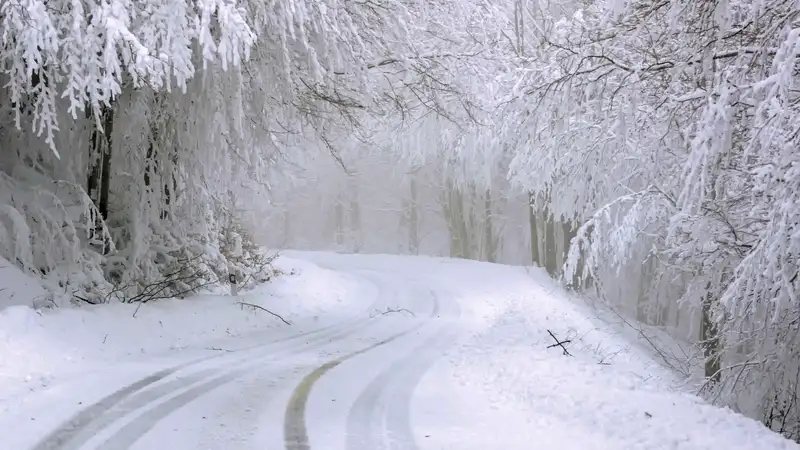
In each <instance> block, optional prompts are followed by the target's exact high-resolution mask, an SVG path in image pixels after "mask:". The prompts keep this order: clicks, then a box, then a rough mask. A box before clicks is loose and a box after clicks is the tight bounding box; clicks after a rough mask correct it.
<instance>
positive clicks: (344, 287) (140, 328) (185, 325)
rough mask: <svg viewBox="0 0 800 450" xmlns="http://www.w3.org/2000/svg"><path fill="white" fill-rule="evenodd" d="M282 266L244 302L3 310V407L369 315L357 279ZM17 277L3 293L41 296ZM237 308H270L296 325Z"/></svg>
mask: <svg viewBox="0 0 800 450" xmlns="http://www.w3.org/2000/svg"><path fill="white" fill-rule="evenodd" d="M276 265H277V267H278V268H279V269H281V271H282V272H283V273H284V275H281V276H279V277H277V278H276V279H275V280H273V281H272V282H271V283H268V284H265V285H262V286H259V287H257V288H255V289H253V290H252V291H248V292H243V293H240V294H239V296H237V297H231V296H229V295H219V294H215V295H208V294H206V295H199V296H196V297H192V298H187V299H184V300H177V299H175V300H163V301H156V302H152V303H147V304H144V305H142V306H141V307H140V308H139V310H138V311H137V307H138V305H135V304H118V303H117V304H107V305H98V306H81V307H62V308H56V309H41V310H34V309H32V308H30V307H28V306H19V304H20V303H17V306H10V307H8V308H5V309H0V402H3V401H8V400H11V399H13V398H14V397H17V396H19V395H20V394H22V393H25V392H30V391H35V390H38V389H41V388H43V387H47V386H50V385H53V384H54V383H58V382H62V381H66V380H68V379H72V378H76V377H78V376H80V375H81V374H85V373H88V372H91V371H96V370H103V369H104V368H106V367H108V366H110V365H113V364H118V363H119V362H121V361H125V362H135V361H137V359H141V360H144V359H145V358H152V357H159V356H168V355H169V354H170V353H172V352H174V351H176V350H195V351H198V352H202V351H208V350H209V349H213V347H214V346H217V345H220V344H216V342H227V341H226V339H227V338H230V337H237V336H244V335H249V334H253V333H259V332H262V331H267V332H270V333H271V335H278V334H280V333H281V332H289V331H297V329H298V328H303V327H304V326H318V325H319V324H324V323H326V322H330V321H333V320H336V319H337V317H342V316H348V315H352V314H354V313H356V312H357V311H361V310H364V309H365V308H366V307H367V306H368V302H369V301H370V299H371V298H373V297H374V295H375V289H376V288H375V287H374V286H372V285H370V284H369V283H365V282H364V280H361V279H360V278H358V277H356V276H354V275H351V274H345V273H340V272H334V271H330V270H325V269H321V268H319V267H317V266H315V265H314V264H312V263H309V262H306V261H302V260H297V259H291V258H284V257H281V258H279V259H278V260H277V261H276ZM17 272H19V271H17ZM13 275H14V277H13V278H11V277H4V278H0V287H6V286H10V287H13V288H14V289H15V293H16V298H17V299H20V298H21V297H22V296H23V295H24V294H26V291H25V290H24V289H20V288H19V286H23V285H24V283H26V282H27V283H28V284H30V285H31V286H32V287H33V289H32V290H29V291H27V293H28V295H40V294H41V293H40V292H39V291H37V290H36V289H35V288H37V287H38V286H37V285H36V283H35V281H34V280H32V279H30V278H27V279H23V278H21V277H25V275H24V274H22V273H21V272H20V273H14V274H13ZM220 291H222V290H220ZM28 300H30V298H29V299H28ZM237 302H246V303H252V304H256V305H259V306H263V307H265V308H268V309H269V310H271V311H273V312H275V313H277V314H279V315H281V316H282V317H284V318H285V319H286V320H288V321H289V322H291V323H292V324H293V325H292V327H287V326H286V325H285V324H284V323H282V322H281V321H280V320H278V319H276V318H275V317H273V316H271V315H269V314H267V313H265V312H263V311H258V310H254V309H253V308H251V307H247V306H242V305H239V304H237ZM26 303H27V304H30V303H29V302H26V301H24V300H22V301H21V304H26ZM134 313H135V316H134ZM182 354H183V355H187V354H188V353H186V352H184V353H182Z"/></svg>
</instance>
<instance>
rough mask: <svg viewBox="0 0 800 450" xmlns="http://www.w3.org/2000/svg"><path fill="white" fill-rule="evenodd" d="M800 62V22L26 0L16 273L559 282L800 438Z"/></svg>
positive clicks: (6, 181) (682, 0)
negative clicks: (444, 268) (317, 260)
mask: <svg viewBox="0 0 800 450" xmlns="http://www.w3.org/2000/svg"><path fill="white" fill-rule="evenodd" d="M799 38H800V6H798V4H797V3H796V2H792V1H788V0H775V1H770V0H758V1H752V2H743V1H738V0H732V1H722V0H703V1H696V0H692V1H690V0H663V1H653V0H608V1H601V0H574V1H572V2H556V1H553V2H549V1H547V0H501V1H482V0H461V1H455V0H436V1H433V0H417V1H415V0H239V1H223V0H206V1H194V2H186V1H182V0H3V1H2V2H0V86H2V87H0V146H1V147H2V150H0V255H2V256H3V257H4V258H5V260H7V261H9V262H10V263H11V264H16V265H17V266H19V267H20V268H22V269H24V270H26V271H27V272H29V273H31V274H35V275H36V276H38V277H40V278H41V279H42V283H43V285H44V286H45V287H46V288H47V289H48V290H49V291H50V292H52V294H53V296H52V298H50V299H45V301H44V303H55V304H59V305H64V304H67V303H69V302H72V303H76V304H86V303H92V304H93V303H102V302H107V301H149V300H153V299H157V298H163V297H169V296H175V295H186V294H189V293H192V292H195V291H197V290H198V289H200V288H202V287H203V286H206V285H209V284H213V283H217V282H219V281H220V279H225V278H227V275H228V274H229V273H231V272H235V273H238V274H240V275H241V276H242V277H246V279H247V280H248V281H250V280H252V281H258V280H260V279H265V277H266V276H267V274H266V272H265V271H264V268H265V267H266V264H267V263H268V256H266V255H265V254H264V253H263V252H261V251H259V250H258V249H259V245H261V244H269V245H270V246H272V247H282V246H293V247H312V248H336V249H341V250H346V251H382V252H400V253H411V254H417V253H427V254H435V255H443V256H454V257H464V258H473V259H480V260H486V261H496V262H505V263H514V264H526V265H530V264H531V263H533V264H535V265H539V266H541V267H544V268H546V270H547V271H548V272H549V273H550V274H551V275H553V276H554V277H560V279H562V280H563V281H564V283H565V284H566V285H568V286H569V287H570V288H572V289H575V290H577V291H581V292H583V293H584V294H585V295H587V296H589V297H591V298H594V299H596V300H597V301H600V302H602V303H603V304H605V305H607V306H610V307H612V308H614V309H615V310H616V311H618V312H619V313H620V314H621V315H622V316H623V317H627V318H629V319H631V320H633V319H635V320H637V321H638V322H640V323H644V324H648V325H652V326H654V327H658V328H661V329H663V330H664V331H666V332H667V333H669V334H670V335H672V336H673V337H674V338H675V339H677V340H679V341H684V342H688V343H691V344H692V345H693V346H694V348H695V349H696V350H697V351H696V352H694V353H692V352H688V354H687V355H682V356H681V357H676V356H674V355H672V356H671V357H670V358H668V359H671V360H672V362H673V363H675V364H677V362H676V361H675V360H676V359H681V358H683V361H682V362H684V363H688V364H690V365H691V366H693V367H696V368H699V370H700V371H701V372H702V373H703V375H704V382H703V383H702V388H701V392H702V393H703V395H705V396H706V397H707V398H708V399H710V400H712V401H713V402H715V403H717V404H720V405H726V406H730V407H731V408H733V409H734V410H736V411H740V412H742V413H743V414H746V415H748V416H751V417H753V418H756V419H758V420H761V421H762V422H764V423H765V424H766V425H767V426H769V427H771V428H772V429H773V430H775V431H777V432H780V433H783V434H784V435H786V436H788V437H790V438H792V439H795V440H800V405H798V383H800V336H799V335H798V333H799V332H800V289H799V288H800V279H798V274H799V273H800V261H798V258H799V257H800V151H798V148H797V145H798V142H799V141H800V138H799V136H800V114H798V113H799V112H800V111H798V108H799V107H800V106H799V105H800V91H798V89H800V86H798V80H799V78H798V62H797V58H798V53H800V39H799ZM386 230H391V231H386Z"/></svg>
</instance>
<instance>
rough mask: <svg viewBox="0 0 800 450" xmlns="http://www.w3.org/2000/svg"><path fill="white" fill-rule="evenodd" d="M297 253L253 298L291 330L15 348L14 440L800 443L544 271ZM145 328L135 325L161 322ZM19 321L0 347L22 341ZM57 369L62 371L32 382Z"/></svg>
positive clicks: (303, 444)
mask: <svg viewBox="0 0 800 450" xmlns="http://www.w3.org/2000/svg"><path fill="white" fill-rule="evenodd" d="M291 256H293V257H294V258H296V259H298V261H299V260H302V261H303V264H304V265H303V266H302V267H304V268H306V269H307V272H306V274H305V275H304V274H303V273H300V274H299V275H298V276H299V278H297V279H296V281H295V282H294V284H290V285H286V284H284V285H282V284H280V283H292V282H291V281H283V282H278V283H277V284H276V285H275V286H273V287H271V288H270V289H272V291H268V292H266V291H265V292H254V293H247V294H243V296H244V298H245V300H242V301H248V302H256V300H258V299H257V298H256V297H258V296H262V297H272V299H271V300H270V299H263V298H262V299H261V301H260V303H259V304H261V305H263V306H265V307H269V308H270V309H273V310H275V311H278V312H279V313H281V314H284V315H286V316H287V317H289V318H290V319H291V321H292V325H291V326H290V327H285V326H281V327H278V326H270V327H266V328H264V327H258V326H256V325H252V324H251V325H247V326H245V325H244V324H250V322H237V321H236V320H234V319H230V318H228V319H226V320H227V325H226V326H227V328H226V330H225V333H218V334H217V335H215V334H213V333H210V334H209V335H208V336H205V337H198V338H196V339H194V340H192V339H190V337H189V336H182V335H181V334H180V331H179V330H178V331H174V332H172V333H171V334H169V339H177V337H176V336H179V337H180V339H181V340H182V342H184V345H179V346H175V345H169V346H165V347H171V349H170V348H164V349H161V348H159V347H158V342H160V341H159V339H156V338H153V339H152V344H151V345H149V346H145V347H142V348H141V351H140V352H138V353H135V352H132V351H131V349H130V348H128V349H126V348H125V345H126V344H124V343H120V344H118V345H117V347H115V348H116V349H117V350H118V349H120V348H122V349H123V350H124V351H115V350H106V351H107V354H103V355H100V353H97V354H92V353H91V352H86V350H85V347H86V346H87V345H89V344H87V343H86V342H89V341H90V340H94V339H95V338H96V336H99V335H104V336H105V337H104V338H103V344H102V345H103V346H105V345H106V341H107V340H108V337H109V336H111V335H113V332H114V327H115V325H116V326H117V327H120V328H122V324H124V323H127V322H123V321H122V319H121V317H122V315H119V316H118V315H115V314H109V315H108V316H107V317H106V319H107V320H108V321H109V322H112V324H111V325H110V327H111V328H107V329H103V330H99V331H96V332H89V331H87V332H86V334H87V336H89V337H91V339H90V338H89V337H87V338H75V339H77V340H76V341H75V342H74V343H73V344H72V345H73V346H75V347H79V346H80V347H82V348H84V353H83V354H82V356H80V358H78V359H79V360H80V361H82V362H81V363H75V362H74V359H75V358H72V359H70V361H72V362H71V363H63V364H55V363H53V361H52V360H53V359H57V358H56V357H55V356H51V357H49V358H44V359H46V360H48V361H46V362H48V364H40V365H39V366H36V367H32V368H31V367H27V366H26V367H27V369H26V370H27V371H28V372H29V373H28V374H27V376H26V377H25V378H24V379H25V380H27V384H20V383H17V384H16V385H15V382H16V381H18V380H17V378H19V377H17V378H15V374H14V372H13V370H12V369H13V365H12V364H6V366H5V367H4V366H3V364H2V363H0V375H2V374H3V372H2V370H3V369H5V371H6V372H7V373H8V375H7V377H6V379H7V381H6V384H5V386H4V385H2V384H0V389H3V388H6V390H7V391H8V392H12V391H13V392H15V393H14V394H13V395H12V394H6V395H4V396H3V395H0V449H3V450H5V449H8V450H17V449H19V450H24V449H36V450H45V449H53V450H55V449H74V450H78V449H103V450H118V449H129V448H130V449H170V450H182V449H187V450H188V449H270V450H271V449H274V450H282V449H285V450H301V449H315V450H383V449H387V450H388V449H393V450H395V449H396V450H400V449H402V450H429V449H430V450H434V449H459V450H460V449H464V450H472V449H475V450H478V449H494V448H506V449H530V448H539V447H549V448H557V449H573V448H574V449H620V450H622V449H634V448H640V449H661V448H664V449H667V448H669V449H674V448H680V449H706V448H707V449H711V448H714V449H715V450H716V449H718V448H719V446H720V445H722V446H724V447H728V448H736V449H778V448H787V449H788V448H798V446H797V445H796V444H794V443H791V442H789V441H787V440H784V439H782V438H781V437H780V436H778V435H776V434H773V433H771V432H769V431H768V430H766V429H764V428H763V427H762V426H761V425H760V424H758V423H757V422H755V421H752V420H749V419H746V418H744V417H741V416H738V415H736V414H734V413H732V412H730V411H726V410H722V409H718V408H715V407H712V406H710V405H707V404H706V403H704V402H702V401H701V400H699V399H698V398H696V397H694V396H691V395H688V394H684V393H679V392H675V391H673V389H672V387H673V386H675V385H676V383H675V381H676V380H675V379H674V378H673V375H672V374H671V373H670V372H669V371H667V370H666V369H664V368H662V367H660V366H658V365H657V364H656V363H655V362H654V361H653V360H652V358H651V357H650V356H649V355H648V354H647V352H646V351H645V350H643V349H641V348H638V347H637V345H636V344H635V343H630V342H629V341H627V340H625V339H624V338H623V337H621V336H619V335H618V333H616V332H615V331H614V327H613V326H611V325H607V324H603V323H601V322H600V321H599V320H597V319H592V318H591V317H592V315H591V310H589V309H588V308H586V307H584V306H582V305H580V304H577V303H575V302H572V301H570V300H569V299H568V298H566V296H565V295H564V294H559V293H558V292H556V288H555V286H554V285H552V284H550V283H549V282H548V281H547V280H545V279H544V278H543V277H542V276H541V275H539V274H531V273H528V272H527V271H526V270H525V269H522V268H512V267H505V266H498V265H489V264H480V263H474V262H468V261H453V260H444V259H434V258H407V257H406V258H404V257H389V256H344V255H335V254H326V253H297V254H291ZM309 261H311V262H313V264H312V263H309ZM320 267H321V269H320ZM309 274H311V275H309ZM312 275H313V276H312ZM287 277H289V276H288V275H287ZM297 280H299V281H297ZM337 283H338V284H337ZM345 285H346V286H347V288H346V289H345V288H343V287H342V286H345ZM325 286H330V290H331V291H337V292H339V293H340V294H337V295H336V296H334V297H335V300H328V301H327V303H326V305H325V308H321V309H319V310H317V311H316V312H315V311H314V310H313V308H294V309H293V308H292V307H290V306H288V305H286V304H282V303H281V302H283V301H291V300H292V299H295V300H297V299H298V298H299V297H298V295H302V294H298V293H302V292H304V291H305V296H306V297H308V296H309V295H311V297H312V298H311V299H306V302H307V303H309V302H310V303H313V302H314V299H319V302H321V303H325V302H323V300H324V299H326V298H329V297H331V295H330V292H326V288H325ZM276 294H278V295H276ZM290 294H291V295H290ZM230 300H231V299H227V300H224V298H223V297H219V298H217V299H211V300H208V301H216V303H214V304H213V305H215V306H210V305H212V304H210V303H209V311H210V313H209V314H206V315H202V314H201V315H200V316H196V315H195V316H192V315H191V314H190V313H188V311H190V310H191V309H196V308H198V304H193V305H187V304H182V305H180V306H177V307H176V308H175V310H172V309H168V310H167V311H168V312H169V313H168V314H167V313H165V312H164V311H152V312H151V313H150V314H151V316H147V315H146V314H147V313H143V314H145V315H144V316H142V317H141V318H140V319H136V320H139V322H136V324H139V323H144V324H147V323H160V324H162V326H163V320H167V319H168V318H171V319H172V320H173V321H172V322H171V324H172V326H175V327H181V326H182V325H181V324H182V323H183V322H182V320H184V321H192V320H194V321H195V322H197V321H199V322H202V323H205V324H206V325H205V326H212V324H213V323H214V321H215V320H218V321H221V320H223V318H222V317H219V316H220V315H225V314H233V313H232V312H228V313H226V311H239V312H237V314H245V313H242V312H241V311H240V309H235V308H233V307H232V304H231V303H230ZM223 301H228V303H223V307H220V306H219V304H220V302H223ZM298 303H302V302H300V301H298ZM214 308H216V309H214ZM226 308H227V309H226ZM143 311H144V309H143ZM14 314H16V315H20V314H21V313H20V312H19V311H17V312H15V313H14ZM59 314H62V316H63V313H59V312H56V313H52V314H50V315H46V316H44V317H39V316H35V315H34V316H33V317H30V318H28V319H26V320H27V322H26V324H27V325H26V327H23V328H24V329H23V330H22V331H23V332H21V334H22V337H19V335H18V333H17V334H14V336H15V339H18V342H20V343H21V342H23V341H25V342H29V341H31V340H33V341H35V342H36V343H37V345H36V346H35V347H31V348H30V349H29V350H30V351H36V352H39V351H41V354H44V355H55V353H57V348H56V349H55V350H54V348H46V347H48V346H50V347H55V345H56V344H55V343H53V342H48V338H47V336H50V338H51V339H52V340H53V341H56V340H62V341H65V340H69V337H68V336H69V332H67V333H63V332H62V334H60V335H59V334H58V333H57V332H54V331H53V329H54V328H57V327H55V325H54V324H57V323H62V322H64V320H65V319H63V317H62V316H60V315H59ZM247 314H250V315H258V314H259V313H258V311H252V312H249V313H247ZM215 316H216V317H215ZM148 317H150V318H149V319H148ZM243 317H244V316H243ZM248 317H249V316H248ZM266 317H267V316H266V315H264V314H261V315H258V318H259V319H261V320H263V321H266V320H268V319H267V318H266ZM3 318H4V317H3V316H2V315H0V324H2V323H4V322H3V321H2V320H3ZM5 319H6V320H7V321H10V319H9V316H8V314H6V316H5ZM85 319H86V318H85V317H84V318H83V322H81V323H84V324H86V326H87V327H88V328H92V327H94V326H96V325H94V324H93V323H86V320H85ZM95 319H97V318H96V317H95ZM73 320H74V318H73ZM148 320H150V322H147V321H148ZM241 320H245V319H241ZM114 321H119V323H116V324H115V323H114ZM262 323H263V322H262ZM73 324H74V323H73ZM130 326H134V325H130ZM137 326H138V325H137ZM142 326H143V327H144V328H142V329H136V330H134V331H129V332H128V334H126V335H124V336H127V337H128V338H129V339H135V338H136V337H137V336H138V335H139V334H142V333H146V332H148V328H147V327H146V326H145V325H142ZM62 328H63V329H68V328H69V327H67V326H64V327H62ZM186 329H187V332H188V333H191V332H192V330H193V328H192V327H191V326H189V325H187V326H186ZM31 330H33V331H31ZM548 330H550V331H552V332H553V333H555V334H556V335H558V336H562V337H564V339H567V338H569V339H570V340H571V341H572V342H571V343H570V347H569V349H570V351H571V353H572V354H573V355H574V356H564V355H563V353H562V351H561V349H560V348H548V346H549V345H550V344H552V340H551V339H552V338H551V337H550V336H549V333H548ZM90 331H91V330H90ZM150 331H153V330H150ZM25 332H27V333H28V336H27V340H26V335H25ZM153 332H156V331H153ZM48 333H49V334H48ZM195 333H199V331H196V332H195ZM10 336H11V334H8V335H7V336H6V346H5V347H2V346H0V357H2V356H3V355H4V353H2V351H3V349H4V348H5V349H6V351H7V352H8V349H9V348H11V347H13V345H12V344H14V342H12V341H10V339H11V337H10ZM1 337H2V335H0V338H1ZM81 339H83V341H81ZM15 342H16V341H15ZM93 345H95V346H98V348H100V345H99V344H98V343H97V342H95V343H94V344H93ZM98 352H99V350H98ZM101 356H102V357H101ZM600 362H601V363H602V364H599V363H600ZM43 368H46V369H47V370H46V371H47V372H48V376H47V380H48V382H47V383H41V384H35V383H31V381H30V380H31V373H33V374H34V375H35V376H34V377H33V378H34V379H41V377H42V376H43V373H44V372H45V369H43ZM37 370H38V371H39V372H41V373H37ZM37 377H39V378H37ZM19 379H22V378H19ZM15 380H16V381H15ZM0 381H2V377H0ZM45 384H46V385H45ZM20 386H24V387H25V389H26V390H27V392H26V391H23V390H21V389H20ZM15 387H16V391H14V388H15Z"/></svg>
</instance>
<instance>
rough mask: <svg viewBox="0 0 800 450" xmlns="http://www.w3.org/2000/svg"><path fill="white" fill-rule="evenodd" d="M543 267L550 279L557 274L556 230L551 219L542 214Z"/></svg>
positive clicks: (548, 215)
mask: <svg viewBox="0 0 800 450" xmlns="http://www.w3.org/2000/svg"><path fill="white" fill-rule="evenodd" d="M544 226H545V229H544V267H545V270H547V273H548V274H549V275H550V276H551V277H555V276H556V274H557V272H558V255H557V253H556V232H555V231H556V228H555V221H554V220H553V217H552V216H551V215H550V214H549V213H548V212H545V213H544Z"/></svg>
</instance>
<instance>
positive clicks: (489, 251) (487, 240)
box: [483, 189, 497, 263]
mask: <svg viewBox="0 0 800 450" xmlns="http://www.w3.org/2000/svg"><path fill="white" fill-rule="evenodd" d="M483 206H484V208H483V210H484V220H483V241H484V243H483V247H484V249H485V251H484V254H485V257H486V261H488V262H492V263H493V262H495V257H496V253H497V245H496V244H497V243H496V242H495V237H494V230H493V229H492V192H491V191H490V190H488V189H487V190H486V198H484V202H483Z"/></svg>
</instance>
